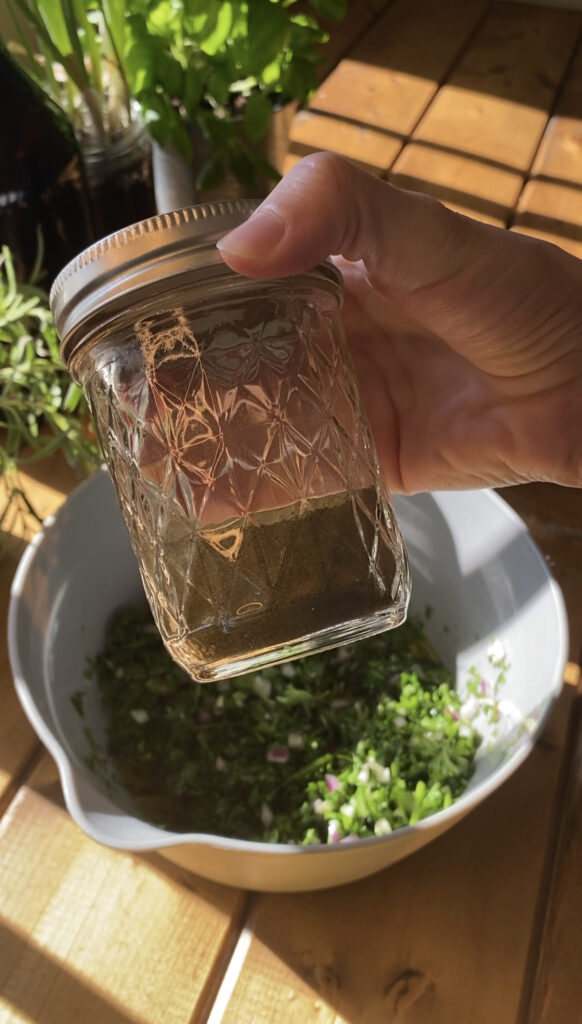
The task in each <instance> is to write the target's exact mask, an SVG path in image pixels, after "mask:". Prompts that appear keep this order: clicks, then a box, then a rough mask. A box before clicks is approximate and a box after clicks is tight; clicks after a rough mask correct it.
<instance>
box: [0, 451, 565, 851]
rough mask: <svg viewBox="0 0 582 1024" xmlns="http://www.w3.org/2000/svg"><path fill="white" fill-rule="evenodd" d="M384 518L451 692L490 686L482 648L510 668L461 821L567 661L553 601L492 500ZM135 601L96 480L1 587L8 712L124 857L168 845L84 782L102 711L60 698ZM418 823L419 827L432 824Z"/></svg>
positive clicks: (506, 764)
mask: <svg viewBox="0 0 582 1024" xmlns="http://www.w3.org/2000/svg"><path fill="white" fill-rule="evenodd" d="M395 507H396V513H397V516H398V519H399V521H400V524H401V527H402V530H403V533H404V536H405V540H406V544H407V547H408V550H409V554H410V558H411V563H412V571H413V599H412V605H411V611H412V613H413V614H420V615H424V614H425V612H426V610H427V609H430V615H429V618H428V620H427V633H428V636H429V638H430V640H431V641H432V643H433V645H434V647H435V648H436V650H437V652H438V653H439V655H440V656H441V658H442V659H443V661H444V662H445V664H447V666H448V667H449V668H451V669H452V670H453V671H454V672H455V673H456V677H457V685H458V687H459V688H460V689H461V690H463V687H464V686H465V685H466V681H467V678H468V674H469V669H470V668H471V667H472V666H476V667H477V669H478V670H479V671H480V673H481V674H482V675H483V677H484V678H485V679H486V680H488V681H489V682H493V680H494V678H495V675H496V672H495V670H494V669H493V668H492V665H491V663H490V659H489V655H490V652H491V646H492V644H494V645H495V646H494V648H493V650H494V652H495V655H496V656H497V657H500V656H503V657H505V658H506V659H507V662H508V663H509V669H508V672H507V679H506V682H505V684H504V687H503V692H502V697H503V700H504V705H505V711H506V714H504V716H503V719H502V721H501V723H499V724H497V725H495V726H491V725H489V724H488V723H486V722H483V723H482V727H483V729H484V731H486V734H487V735H486V742H485V743H484V744H483V745H482V747H481V749H480V751H479V755H478V764H477V770H476V772H475V775H474V777H473V779H472V781H471V783H470V786H469V788H468V790H467V793H466V794H465V795H464V796H463V797H462V798H461V801H460V803H461V804H462V805H463V806H464V807H465V808H466V809H468V808H469V807H470V806H472V805H473V804H475V803H476V802H478V800H479V799H481V798H482V797H483V796H484V795H486V793H487V792H489V791H490V790H491V789H494V788H495V787H496V786H497V785H498V784H499V783H500V782H501V781H502V780H503V778H505V777H506V776H507V774H509V772H510V771H512V770H513V768H514V767H515V766H516V765H517V764H518V763H519V762H520V761H521V760H522V759H523V757H524V756H525V753H526V752H527V750H528V749H529V747H530V746H531V742H532V738H533V737H535V735H536V733H537V731H538V729H539V727H540V724H541V722H542V720H543V718H544V716H545V714H546V713H547V711H548V709H549V706H550V704H551V702H552V699H553V698H554V696H555V695H556V694H557V692H558V691H559V688H560V686H561V679H562V671H563V666H564V662H565V658H566V649H567V635H566V625H565V621H566V620H565V614H564V609H563V605H562V600H561V596H560V593H559V590H558V588H557V586H556V584H555V583H554V581H553V580H552V579H551V577H550V575H549V573H548V570H547V567H546V565H545V562H544V560H543V558H542V557H541V555H540V554H539V552H538V550H537V548H536V547H535V545H534V544H533V542H532V541H531V539H530V538H529V536H528V534H527V532H526V530H525V527H524V525H523V523H522V522H521V520H520V519H519V518H518V517H517V516H516V515H515V514H514V513H513V512H512V510H511V509H510V508H509V506H508V505H506V504H505V502H503V501H502V500H501V499H500V498H498V497H497V496H496V495H494V494H492V493H491V492H488V491H470V492H469V491H468V492H455V493H438V494H432V495H428V494H424V495H417V496H414V497H410V498H398V499H397V500H396V501H395ZM142 601H144V596H143V588H142V584H141V579H140V576H139V572H138V569H137V564H136V560H135V557H134V554H133V551H132V548H131V545H130V542H129V539H128V535H127V532H126V529H125V526H124V524H123V520H122V518H121V513H120V512H119V509H118V506H117V501H116V498H115V494H114V490H113V486H112V484H111V481H110V478H109V476H108V474H107V473H106V472H105V471H103V472H101V473H98V474H96V475H95V476H94V477H92V478H91V479H90V480H89V481H87V482H86V483H85V484H83V485H82V486H81V487H80V488H78V489H77V491H75V493H74V494H73V495H72V496H71V498H69V500H68V501H67V502H66V503H65V505H64V506H63V507H62V508H61V509H60V510H59V512H58V513H57V515H56V516H55V517H53V518H52V519H51V520H49V521H48V522H47V523H46V525H45V528H44V529H43V531H42V532H41V534H39V535H38V536H37V537H36V538H35V540H34V541H33V543H32V544H31V545H30V546H29V548H28V549H27V551H26V553H25V555H24V557H23V560H22V562H21V565H20V567H19V570H18V572H17V575H16V577H15V581H14V585H13V591H12V599H11V607H10V616H9V648H10V657H11V662H12V667H13V671H14V675H15V681H16V687H17V691H18V694H19V697H20V700H21V702H22V704H23V707H24V709H25V711H26V713H27V715H28V717H29V718H30V720H31V722H32V724H33V726H34V727H35V729H36V730H37V732H38V734H39V736H40V738H41V739H42V740H43V742H44V743H45V744H46V746H47V747H48V748H49V750H50V751H51V753H52V754H53V756H54V757H55V759H56V760H57V763H58V764H59V768H60V770H61V776H62V780H63V788H64V791H65V798H66V800H67V804H68V806H69V810H70V811H71V813H72V814H73V816H74V817H75V818H76V819H77V820H78V822H79V823H80V824H81V825H82V827H83V828H85V830H86V831H88V832H89V833H90V834H92V835H93V836H94V838H98V839H100V840H101V841H104V842H110V843H112V844H113V845H122V844H123V845H127V846H131V847H132V848H134V849H137V848H140V847H142V848H145V847H154V846H156V847H160V846H163V845H164V844H167V843H172V842H176V841H177V838H176V837H175V836H174V837H172V835H171V834H169V833H164V832H161V830H159V829H157V828H155V827H153V826H150V825H148V824H147V823H145V822H141V821H139V820H138V819H137V818H135V817H133V816H132V815H131V802H130V800H129V798H128V797H127V795H125V794H123V793H121V792H118V791H116V792H115V793H111V792H108V790H107V786H106V785H105V784H103V783H100V782H99V779H98V778H97V777H96V776H95V775H94V774H93V773H92V772H91V771H90V770H89V768H88V767H87V758H88V757H90V756H91V754H92V752H94V751H93V744H92V738H91V737H94V739H95V741H96V743H97V745H98V746H102V744H103V720H102V712H101V709H100V706H99V701H98V699H97V697H96V694H95V692H94V691H93V692H91V690H90V689H89V690H88V693H87V696H86V698H85V703H84V709H85V714H84V717H80V716H79V714H78V713H77V711H76V710H75V708H74V706H73V703H72V701H71V697H72V696H73V695H74V694H75V693H76V692H77V691H79V690H85V689H87V685H88V684H87V680H86V678H85V672H86V667H87V658H91V657H93V656H94V655H95V654H96V653H97V652H98V651H99V650H100V648H101V647H102V644H103V641H104V637H105V633H106V630H107V626H108V623H109V621H110V618H111V616H112V614H113V613H114V611H115V610H116V609H117V608H118V607H119V606H120V605H123V604H127V603H130V602H142ZM193 685H194V684H193ZM480 724H481V723H480ZM87 727H89V730H90V732H89V734H88V732H87ZM442 813H443V814H445V813H447V812H442ZM128 815H129V816H130V819H131V820H130V821H129V823H128ZM438 817H439V815H435V818H438ZM436 824H437V823H436V822H435V825H436ZM423 825H424V826H425V827H426V828H428V829H430V827H431V819H427V820H426V822H424V823H423ZM128 828H129V834H130V836H131V842H128V841H127V837H128ZM397 835H398V833H393V834H392V835H391V836H388V837H386V839H384V840H382V841H383V842H388V843H389V842H391V841H393V840H394V839H395V838H396V836H397ZM190 838H192V837H190ZM180 840H181V841H184V836H180ZM224 842H229V841H227V840H225V841H224ZM230 842H231V843H233V844H235V845H237V846H238V847H243V846H245V844H244V843H241V842H240V841H230ZM366 842H367V841H366ZM246 845H251V844H246ZM263 845H264V844H263Z"/></svg>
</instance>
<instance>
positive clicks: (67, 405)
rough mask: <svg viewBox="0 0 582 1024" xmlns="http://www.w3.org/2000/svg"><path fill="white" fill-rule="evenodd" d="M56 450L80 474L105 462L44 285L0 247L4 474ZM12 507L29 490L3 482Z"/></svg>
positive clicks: (0, 514) (0, 465)
mask: <svg viewBox="0 0 582 1024" xmlns="http://www.w3.org/2000/svg"><path fill="white" fill-rule="evenodd" d="M57 452H59V453H60V454H61V455H62V456H64V458H65V459H66V460H67V462H69V463H70V464H71V465H72V466H74V467H75V468H76V469H77V470H78V471H79V473H80V474H81V475H86V474H87V473H89V472H91V471H92V470H93V469H96V468H97V466H98V465H99V464H100V462H101V454H100V449H99V445H98V443H97V440H96V438H95V435H94V433H93V431H92V428H91V420H90V416H89V410H88V408H87V404H86V402H85V399H84V397H83V394H82V391H81V389H80V388H79V387H78V385H77V384H74V383H73V382H72V381H71V378H70V377H69V374H68V373H67V371H66V369H65V367H64V365H63V363H62V362H61V360H60V358H59V352H58V338H57V332H56V329H55V325H54V322H53V319H52V315H51V312H50V309H49V305H48V297H47V295H46V292H44V291H43V290H42V289H41V288H38V287H36V286H35V285H34V284H27V285H24V284H21V283H19V282H17V280H16V274H15V270H14V264H13V260H12V255H11V252H10V250H9V249H8V247H7V246H2V247H1V249H0V476H5V475H7V476H8V477H9V478H12V479H13V478H14V474H15V473H16V472H17V471H18V470H19V469H23V468H25V467H26V466H27V465H29V464H30V463H32V462H38V461H39V460H41V459H45V458H49V457H50V456H52V455H54V454H56V453H57ZM4 494H5V495H7V498H8V501H7V504H5V507H4V508H3V509H0V525H2V523H3V522H4V519H5V516H6V512H7V509H8V507H10V505H11V504H12V501H13V500H14V499H15V498H17V497H20V498H21V499H23V500H24V502H25V504H26V505H27V506H28V510H29V511H32V512H33V514H34V511H33V510H32V509H30V506H29V505H28V502H27V499H26V495H23V494H22V491H21V490H20V489H19V488H18V487H17V486H16V485H9V486H7V487H4Z"/></svg>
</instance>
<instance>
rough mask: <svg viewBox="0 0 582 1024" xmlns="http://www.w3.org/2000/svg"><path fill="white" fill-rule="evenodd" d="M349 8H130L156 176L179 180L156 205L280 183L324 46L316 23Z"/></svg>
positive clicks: (331, 4)
mask: <svg viewBox="0 0 582 1024" xmlns="http://www.w3.org/2000/svg"><path fill="white" fill-rule="evenodd" d="M346 6H347V4H346V0H305V2H303V3H301V4H299V3H297V2H296V0H252V2H250V0H224V2H222V0H216V2H215V3H208V2H206V0H174V2H173V3H172V4H171V5H170V4H169V3H167V0H133V3H132V5H131V11H132V13H131V14H130V15H129V18H128V21H129V29H128V32H129V37H130V42H129V46H128V49H127V53H126V70H127V74H128V79H129V81H130V82H131V84H132V88H133V93H134V95H135V96H136V98H137V99H138V101H139V103H140V106H141V109H142V112H143V116H144V118H145V120H146V123H147V124H148V127H149V130H150V132H151V134H152V136H153V138H154V139H155V140H156V143H157V144H158V147H160V148H156V149H155V156H156V163H157V170H158V177H159V176H163V175H164V174H165V175H166V176H168V174H169V176H170V177H174V178H175V177H176V175H178V177H179V179H180V181H181V195H177V196H176V197H175V198H174V200H173V201H171V200H164V198H163V197H162V199H161V201H160V200H159V202H158V205H161V206H162V207H163V208H172V207H173V206H176V205H185V202H187V201H195V199H196V194H197V193H202V196H203V197H204V194H205V193H207V192H208V190H209V189H216V188H217V187H218V188H220V190H221V194H225V188H226V186H227V184H228V186H229V187H232V183H233V181H234V182H236V183H239V184H240V185H242V187H243V188H244V189H246V190H247V191H248V190H249V189H252V190H253V191H255V192H256V191H257V190H259V191H264V190H265V189H266V188H267V186H268V183H269V182H272V181H274V180H276V179H277V177H278V176H279V173H280V170H281V164H282V155H284V152H285V150H286V143H287V134H288V128H289V124H290V120H291V117H292V115H293V112H294V110H295V107H296V105H297V104H300V103H303V102H304V101H305V100H306V99H307V97H308V96H309V94H310V92H311V90H312V89H313V88H314V87H315V86H316V84H317V80H318V79H317V66H318V63H319V60H320V55H321V45H322V44H323V43H325V41H326V40H327V38H328V36H327V33H326V31H325V30H324V27H323V19H325V20H326V21H337V20H338V19H340V18H341V17H343V15H344V14H345V11H346ZM178 156H181V158H182V161H181V162H180V160H178V159H177V158H178ZM184 160H186V161H188V162H190V163H192V164H193V168H194V169H193V171H192V172H190V171H188V170H187V169H185V167H184V162H183V161H184ZM170 184H171V182H170ZM180 198H181V202H180V201H178V200H179V199H180Z"/></svg>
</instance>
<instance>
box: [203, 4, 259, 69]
mask: <svg viewBox="0 0 582 1024" xmlns="http://www.w3.org/2000/svg"><path fill="white" fill-rule="evenodd" d="M252 2H253V3H254V2H255V0H252ZM215 7H217V8H218V10H217V13H216V18H215V21H214V24H213V25H212V30H211V31H210V32H209V34H208V35H207V36H205V37H204V38H203V39H201V40H200V49H201V50H202V52H203V53H207V54H208V55H209V56H210V57H213V56H215V55H216V54H217V53H218V52H219V51H220V50H221V49H222V48H223V46H224V44H225V43H226V41H227V39H228V37H229V33H230V30H231V28H232V21H233V10H232V3H230V2H229V0H225V2H222V3H220V4H215Z"/></svg>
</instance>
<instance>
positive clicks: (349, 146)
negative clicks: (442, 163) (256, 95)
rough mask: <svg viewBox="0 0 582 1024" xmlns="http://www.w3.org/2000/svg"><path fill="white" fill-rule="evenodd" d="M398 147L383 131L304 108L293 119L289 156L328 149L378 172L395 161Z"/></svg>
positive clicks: (296, 156)
mask: <svg viewBox="0 0 582 1024" xmlns="http://www.w3.org/2000/svg"><path fill="white" fill-rule="evenodd" d="M400 148H401V143H400V141H399V140H398V139H395V138H392V137H391V136H390V135H386V134H385V133H384V132H377V131H374V130H373V129H372V128H364V127H363V126H362V125H353V124H348V123H347V122H346V121H341V120H339V119H338V118H335V117H326V116H325V115H323V114H314V113H312V112H311V111H308V110H305V111H302V112H301V113H299V114H297V116H296V117H295V119H294V122H293V126H292V129H291V137H290V142H289V156H290V157H291V158H292V160H293V159H299V158H300V157H302V156H305V155H306V154H307V153H312V152H314V151H315V150H321V149H329V150H331V151H332V152H334V153H339V154H340V155H341V156H343V157H346V159H348V160H351V161H352V163H355V164H356V165H357V166H358V167H361V168H363V169H364V170H366V171H369V172H371V173H372V174H376V175H379V174H382V173H383V171H384V170H385V169H386V167H389V166H390V164H391V163H392V162H393V161H394V159H395V157H396V155H397V154H398V152H399V151H400ZM288 166H289V163H288V165H287V167H288Z"/></svg>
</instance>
